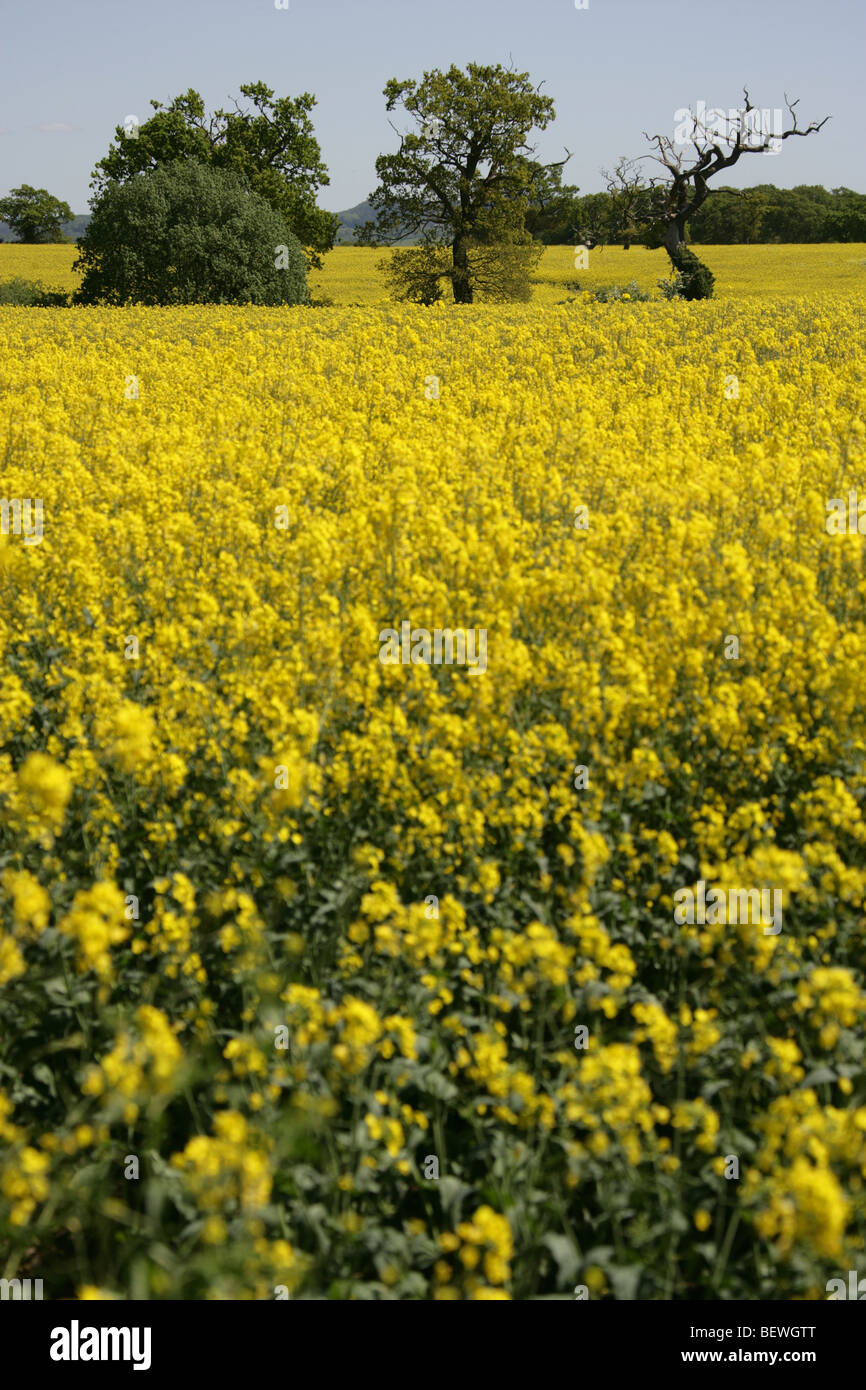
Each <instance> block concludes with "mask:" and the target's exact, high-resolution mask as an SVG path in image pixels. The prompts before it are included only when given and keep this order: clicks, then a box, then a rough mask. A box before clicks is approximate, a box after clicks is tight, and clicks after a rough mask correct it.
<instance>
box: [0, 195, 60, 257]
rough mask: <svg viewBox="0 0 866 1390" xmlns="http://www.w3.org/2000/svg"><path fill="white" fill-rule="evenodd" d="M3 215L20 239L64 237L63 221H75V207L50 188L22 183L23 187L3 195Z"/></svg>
mask: <svg viewBox="0 0 866 1390" xmlns="http://www.w3.org/2000/svg"><path fill="white" fill-rule="evenodd" d="M0 217H2V218H3V220H4V221H5V222H8V223H9V226H10V227H11V228H12V231H13V232H14V233H15V236H16V237H17V238H18V240H19V241H26V242H30V243H34V242H40V241H63V240H65V238H64V236H63V231H62V228H63V223H64V222H71V221H72V209H71V208H70V206H69V204H68V203H64V202H62V201H61V199H60V198H55V197H54V196H53V194H51V193H49V192H48V189H47V188H31V187H30V184H29V183H22V185H21V187H20V188H13V189H11V191H10V193H9V195H8V197H6V198H0Z"/></svg>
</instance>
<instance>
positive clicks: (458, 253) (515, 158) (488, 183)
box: [358, 63, 568, 303]
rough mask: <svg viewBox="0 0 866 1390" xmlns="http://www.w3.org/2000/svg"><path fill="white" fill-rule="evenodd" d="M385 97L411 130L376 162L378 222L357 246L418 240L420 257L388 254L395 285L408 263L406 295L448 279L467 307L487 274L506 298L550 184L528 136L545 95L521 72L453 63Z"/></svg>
mask: <svg viewBox="0 0 866 1390" xmlns="http://www.w3.org/2000/svg"><path fill="white" fill-rule="evenodd" d="M384 96H385V100H386V109H387V110H388V111H394V110H395V109H397V108H400V109H402V111H403V112H404V113H405V115H406V116H407V117H409V119H410V120H411V121H412V122H414V129H410V130H408V131H405V132H401V131H400V130H398V129H397V127H396V126H395V127H394V129H395V130H396V133H397V135H398V136H399V140H400V147H399V149H398V150H397V151H396V152H395V153H393V154H382V155H380V156H379V158H378V159H377V160H376V173H377V175H378V178H379V185H378V187H377V188H376V189H375V191H374V192H373V193H371V195H370V203H371V205H372V207H373V208H374V210H375V213H376V218H375V221H373V222H368V223H367V224H366V225H365V227H364V228H363V230H362V232H361V234H360V236H359V237H358V239H359V240H362V241H367V242H371V241H373V242H379V243H381V242H383V241H396V240H399V238H401V237H404V236H410V235H418V236H420V238H421V245H422V247H423V248H425V253H419V252H418V250H417V248H413V254H412V255H411V256H409V255H407V254H404V253H402V252H395V253H394V266H395V271H394V279H395V280H396V281H397V282H399V280H400V267H401V266H405V267H406V272H407V273H406V277H405V289H406V291H407V292H408V293H409V294H410V296H411V297H419V298H424V297H425V295H426V297H428V298H429V299H432V298H435V297H436V296H437V292H438V287H439V286H440V285H441V283H442V282H450V284H451V287H452V291H453V295H454V299H455V300H456V301H457V302H458V303H470V302H471V301H472V299H473V297H474V295H475V292H476V291H477V290H479V289H481V280H482V279H483V278H484V277H485V276H486V278H487V283H488V289H492V291H493V292H494V293H495V292H496V287H497V286H499V288H500V289H502V287H503V286H504V285H505V284H506V282H508V284H510V285H511V289H510V290H508V291H507V292H508V293H509V294H510V293H512V292H513V291H515V290H517V291H518V292H519V286H520V284H521V283H522V282H524V281H527V280H528V269H529V267H530V266H531V263H532V261H533V258H534V256H535V252H534V249H533V246H532V238H531V236H530V235H529V233H528V232H527V230H526V214H527V211H528V210H529V208H530V205H531V202H532V198H533V196H534V195H535V196H537V191H538V190H539V188H540V187H541V185H542V184H543V183H544V182H545V180H548V179H549V176H548V174H547V169H548V168H549V167H557V166H543V165H540V164H538V163H537V162H536V161H534V160H533V158H532V156H533V154H534V148H533V146H532V145H531V144H530V143H529V137H530V135H531V133H532V131H533V130H534V129H538V130H542V129H544V127H545V126H547V125H548V124H549V122H550V121H551V120H552V119H553V116H554V106H553V100H552V98H551V97H548V96H544V95H542V93H541V92H540V91H539V89H538V88H537V87H534V86H533V85H532V83H531V81H530V79H529V74H528V73H525V72H523V73H521V72H514V71H511V70H508V69H505V68H503V67H502V66H501V65H498V64H497V65H496V66H492V67H491V66H488V67H483V66H481V65H479V64H477V63H470V64H468V66H467V67H466V69H465V71H463V70H461V69H460V68H458V67H456V66H454V65H453V64H452V66H451V67H450V68H449V69H448V71H447V72H441V71H440V70H439V69H434V70H433V71H431V72H426V73H425V74H424V76H423V78H422V79H421V80H420V81H414V80H405V81H399V80H398V79H397V78H392V79H391V80H390V81H389V82H388V83H387V85H386V86H385V89H384ZM566 158H568V156H566ZM561 163H562V164H564V163H565V160H563V161H561ZM494 247H498V248H505V247H508V248H510V249H509V250H508V251H505V250H503V249H500V250H499V251H496V252H494V251H493V250H492V249H491V248H494ZM521 247H522V248H523V250H522V251H521V250H520V249H519V248H521ZM443 248H449V251H450V254H448V255H444V254H443ZM521 263H522V265H523V271H522V272H520V271H519V270H518V271H517V273H516V277H515V271H516V268H517V267H518V266H519V265H520V264H521ZM482 264H483V265H484V267H485V270H484V274H483V275H482V274H481V273H480V271H479V267H480V266H481V265H482ZM497 265H499V266H500V267H501V271H500V270H497V269H496V266H497ZM425 281H426V289H425V288H424V282H425ZM419 286H420V287H421V289H420V291H419Z"/></svg>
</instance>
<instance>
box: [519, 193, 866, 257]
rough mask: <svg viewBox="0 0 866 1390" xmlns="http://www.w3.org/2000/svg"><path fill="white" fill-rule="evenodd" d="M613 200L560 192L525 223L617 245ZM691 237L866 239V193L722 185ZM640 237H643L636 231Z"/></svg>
mask: <svg viewBox="0 0 866 1390" xmlns="http://www.w3.org/2000/svg"><path fill="white" fill-rule="evenodd" d="M612 219H613V200H612V199H611V196H610V194H609V193H588V194H585V195H584V196H583V197H580V196H577V197H569V196H568V195H567V193H566V192H565V191H564V190H563V194H562V196H561V197H560V198H555V199H553V200H552V201H551V202H550V203H548V204H547V206H545V207H540V208H535V209H533V210H532V212H531V213H530V215H529V216H528V217H527V220H526V225H527V228H528V229H529V231H530V232H531V233H532V235H533V236H534V237H535V238H536V239H537V240H538V241H543V242H544V243H545V244H546V245H563V244H565V243H571V242H580V241H586V240H591V241H592V242H593V244H596V245H598V244H601V245H605V244H607V245H618V244H620V243H621V241H622V237H621V235H620V236H616V235H613V234H612V232H611V230H610V228H611V225H612ZM689 239H690V240H691V241H692V242H697V243H704V244H708V245H727V244H731V243H735V242H739V243H746V244H748V243H750V242H783V241H788V242H810V241H866V193H855V192H854V191H853V190H852V189H850V188H833V189H827V188H823V187H822V186H821V185H820V184H801V185H800V186H799V187H797V188H776V187H774V185H773V184H771V183H766V184H759V185H758V186H757V187H755V188H745V189H736V188H717V189H714V190H713V192H712V193H711V194H710V196H709V198H708V199H707V201H706V202H705V203H704V206H703V207H702V208H701V209H700V211H699V212H697V213H696V214H695V216H694V218H693V219H692V220H691V221H690V222H689ZM631 240H632V241H633V242H638V243H639V242H640V237H639V236H637V237H632V238H631Z"/></svg>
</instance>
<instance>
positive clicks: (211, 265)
mask: <svg viewBox="0 0 866 1390" xmlns="http://www.w3.org/2000/svg"><path fill="white" fill-rule="evenodd" d="M74 268H75V269H76V270H82V271H83V272H84V274H83V278H82V282H81V286H80V288H79V290H78V293H77V295H76V300H77V302H78V303H82V304H102V303H104V304H117V305H121V304H306V303H308V302H309V294H308V291H307V281H306V262H305V260H304V255H303V252H302V250H301V245H300V242H299V241H298V240H297V239H296V238H295V237H294V236H293V235H292V233H291V231H290V229H289V226H288V223H287V221H286V219H285V218H284V217H283V216H282V215H281V214H280V213H279V212H277V211H276V209H275V208H273V207H271V205H270V203H268V202H266V201H265V199H264V198H262V197H260V196H259V194H258V193H253V192H251V191H250V189H249V188H248V186H247V184H246V182H245V180H243V179H242V178H241V177H240V176H239V175H238V174H235V173H233V172H232V171H231V170H230V169H213V168H211V167H210V166H208V165H206V164H198V163H197V162H196V161H195V160H183V161H177V162H175V163H174V164H159V165H158V166H157V167H156V168H155V169H150V170H148V171H147V172H146V173H141V174H134V175H133V176H132V178H130V179H128V180H127V181H126V182H125V183H116V182H114V181H112V182H110V183H108V184H106V185H105V187H104V189H103V190H102V192H101V194H100V195H99V196H98V198H96V199H95V200H94V206H93V216H92V218H91V219H90V223H89V225H88V227H87V231H86V233H85V235H84V237H83V238H82V240H81V241H80V242H79V256H78V259H77V260H76V262H75V267H74Z"/></svg>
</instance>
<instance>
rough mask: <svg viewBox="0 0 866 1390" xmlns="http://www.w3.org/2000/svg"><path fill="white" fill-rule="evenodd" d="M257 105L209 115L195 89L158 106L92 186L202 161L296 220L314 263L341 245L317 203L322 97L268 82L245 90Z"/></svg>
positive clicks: (118, 142) (321, 174)
mask: <svg viewBox="0 0 866 1390" xmlns="http://www.w3.org/2000/svg"><path fill="white" fill-rule="evenodd" d="M240 90H241V93H242V95H243V96H245V97H247V98H248V100H249V102H251V103H252V107H251V108H249V107H247V108H245V109H242V108H241V107H240V106H239V105H238V103H237V101H235V102H234V110H233V111H223V110H217V111H214V113H213V115H211V116H207V115H206V112H205V106H204V102H203V101H202V98H201V97H200V96H199V94H198V92H196V91H193V89H192V88H190V89H189V91H188V92H186V93H185V94H184V95H183V96H178V97H175V98H174V100H173V101H171V102H169V104H168V105H167V106H164V105H163V104H162V103H161V102H158V101H151V103H150V104H151V106H152V107H153V108H154V112H155V114H154V115H153V116H151V117H150V119H149V120H146V121H144V122H143V124H141V125H139V124H137V123H134V122H132V121H130V123H129V126H128V128H125V127H124V126H117V127H116V128H115V139H114V142H113V144H112V145H111V148H110V149H109V152H108V154H107V155H106V156H105V158H104V159H101V160H100V161H99V163H98V164H97V165H96V168H95V169H94V171H93V179H92V181H91V186H92V187H93V188H94V189H95V190H96V193H97V194H99V193H100V192H101V191H102V189H103V188H104V187H105V186H106V184H107V183H108V182H109V181H110V180H114V181H115V182H117V183H125V182H127V181H128V180H129V179H131V178H133V177H134V176H135V175H136V174H140V173H144V172H145V171H146V170H148V169H155V168H157V167H159V166H160V165H163V164H171V163H174V162H176V161H177V160H179V159H194V160H196V161H197V162H198V163H199V164H210V165H212V166H213V167H214V168H216V169H231V170H234V172H235V173H237V174H240V175H242V176H243V177H244V178H245V179H246V181H247V183H248V184H249V186H250V188H252V189H253V191H254V192H256V193H258V194H259V195H260V196H261V197H263V198H264V199H265V200H266V201H267V202H268V203H270V204H271V206H272V207H273V208H274V209H275V210H276V211H277V212H279V213H280V214H281V216H282V217H283V218H285V220H286V221H287V222H288V224H289V227H290V229H291V231H292V232H293V233H294V235H295V236H296V237H297V239H298V240H299V241H300V243H301V245H302V246H304V247H307V248H308V259H309V261H310V264H311V265H316V266H318V265H320V264H321V259H320V255H319V253H320V252H323V251H329V250H330V249H331V247H332V246H333V245H334V240H335V238H336V235H337V229H338V227H339V221H338V219H337V217H336V216H335V214H333V213H330V212H324V211H323V210H322V209H321V208H319V207H317V206H316V196H317V193H318V189H319V188H320V187H321V186H322V185H325V184H327V183H328V182H329V180H328V171H327V169H326V167H325V165H324V164H323V163H322V159H321V152H320V150H319V144H318V141H317V140H316V138H315V135H314V133H313V125H312V122H311V120H310V115H309V113H310V111H311V110H312V109H313V107H314V106H315V104H316V99H315V97H313V96H311V95H310V94H309V92H304V93H303V94H302V95H301V96H299V97H279V98H276V99H275V97H274V93H273V91H272V90H271V88H270V87H266V86H265V84H264V83H263V82H249V83H246V84H244V85H242V86H241V89H240Z"/></svg>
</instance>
